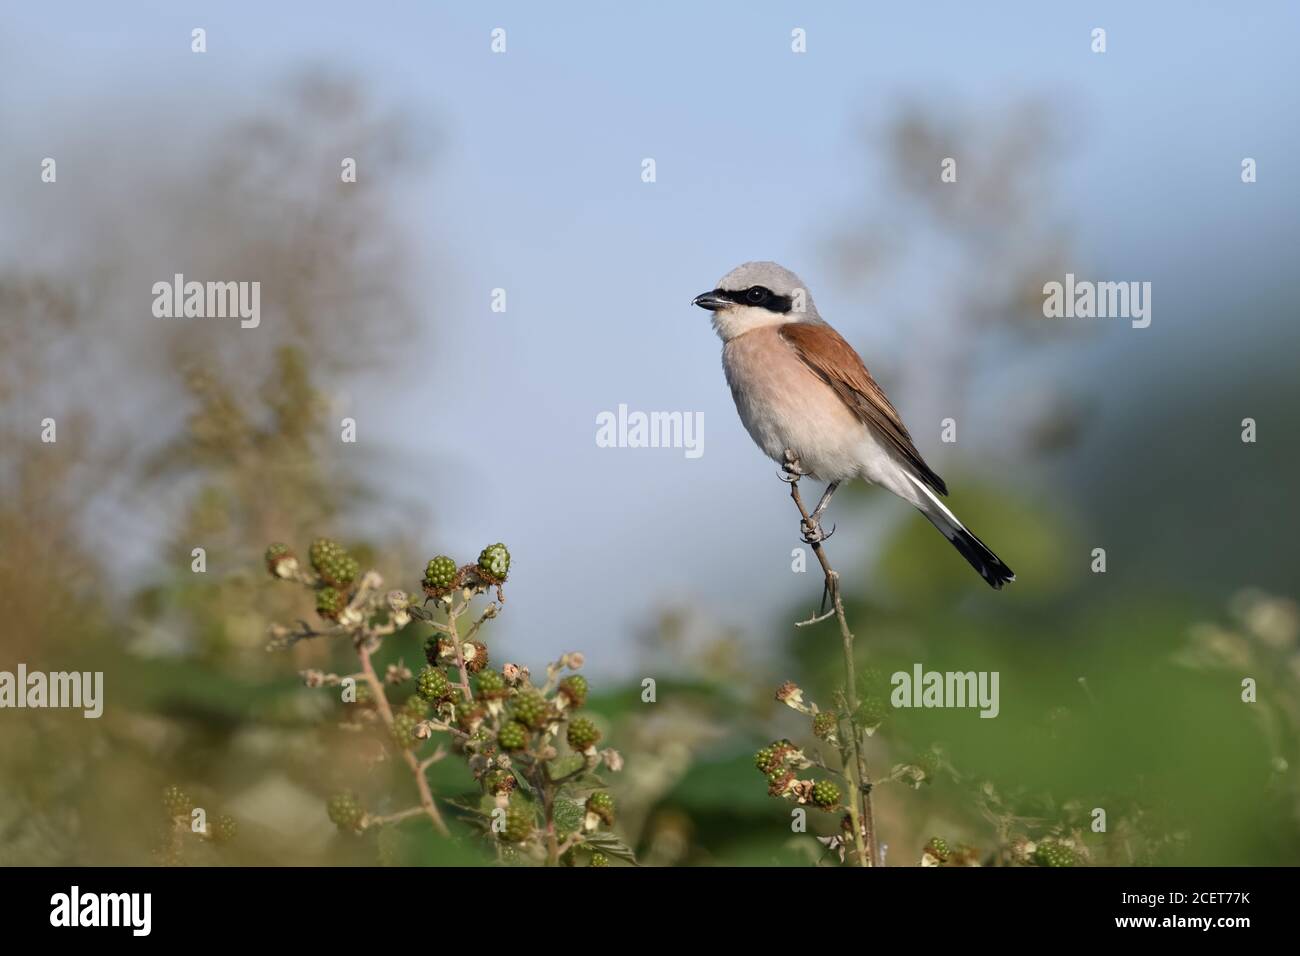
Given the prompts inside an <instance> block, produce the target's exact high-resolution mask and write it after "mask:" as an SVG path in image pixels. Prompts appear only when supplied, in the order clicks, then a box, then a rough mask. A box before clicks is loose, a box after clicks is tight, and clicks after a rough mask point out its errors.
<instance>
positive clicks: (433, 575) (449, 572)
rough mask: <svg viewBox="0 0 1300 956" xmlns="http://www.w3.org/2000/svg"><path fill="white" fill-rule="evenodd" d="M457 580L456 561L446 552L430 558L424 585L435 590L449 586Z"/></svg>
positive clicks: (425, 570) (425, 571)
mask: <svg viewBox="0 0 1300 956" xmlns="http://www.w3.org/2000/svg"><path fill="white" fill-rule="evenodd" d="M455 580H456V562H455V561H453V560H452V559H451V558H449V557H447V556H446V555H445V554H440V555H438V556H437V557H436V558H430V559H429V563H428V565H427V566H426V567H425V569H424V582H423V583H424V586H425V587H426V588H429V589H430V590H434V591H441V590H443V589H445V588H449V587H451V585H452V582H453V581H455Z"/></svg>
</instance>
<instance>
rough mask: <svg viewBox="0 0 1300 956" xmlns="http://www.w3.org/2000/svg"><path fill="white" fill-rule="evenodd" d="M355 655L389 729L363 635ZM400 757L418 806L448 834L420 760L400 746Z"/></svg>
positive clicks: (390, 717) (385, 705) (390, 719)
mask: <svg viewBox="0 0 1300 956" xmlns="http://www.w3.org/2000/svg"><path fill="white" fill-rule="evenodd" d="M357 657H359V658H360V659H361V673H362V674H363V675H364V676H365V679H366V683H367V684H369V685H370V695H371V697H373V698H374V700H375V706H376V707H378V708H379V716H380V717H382V718H383V721H384V724H385V726H387V727H388V728H389V729H390V730H391V729H392V726H393V708H392V707H390V706H389V704H388V696H387V694H386V693H385V692H384V685H383V682H382V681H380V679H379V675H378V674H376V673H375V665H374V663H373V662H371V660H370V647H369V644H368V640H367V639H366V638H364V637H363V638H362V639H361V641H360V643H358V644H357ZM402 759H404V760H405V761H406V765H407V766H408V767H410V768H411V773H412V774H413V775H414V776H415V787H416V789H417V790H418V791H419V793H420V806H421V807H422V808H423V810H424V812H425V813H426V814H427V815H428V817H429V820H430V821H431V822H432V823H433V828H434V829H435V830H437V831H438V832H439V833H441V834H442V835H443V836H449V835H450V831H449V830H448V829H447V824H446V823H444V822H443V819H442V814H441V813H439V812H438V807H437V804H435V803H434V802H433V791H432V790H431V789H430V788H429V781H428V779H427V778H426V777H425V775H424V769H423V768H421V766H420V762H419V761H418V760H417V759H416V757H415V754H413V753H411V751H410V750H408V749H407V748H405V747H403V748H402Z"/></svg>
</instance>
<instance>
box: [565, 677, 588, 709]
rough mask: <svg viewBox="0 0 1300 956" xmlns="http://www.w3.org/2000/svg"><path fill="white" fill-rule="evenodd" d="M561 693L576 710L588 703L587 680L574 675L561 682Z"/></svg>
mask: <svg viewBox="0 0 1300 956" xmlns="http://www.w3.org/2000/svg"><path fill="white" fill-rule="evenodd" d="M559 693H560V695H561V696H562V697H564V699H565V700H567V701H568V702H569V706H570V707H572V708H574V709H575V710H576V709H577V708H579V707H581V706H582V705H583V704H585V703H586V702H587V678H585V677H583V676H582V675H581V674H572V675H570V676H569V677H566V678H564V680H562V681H560V687H559Z"/></svg>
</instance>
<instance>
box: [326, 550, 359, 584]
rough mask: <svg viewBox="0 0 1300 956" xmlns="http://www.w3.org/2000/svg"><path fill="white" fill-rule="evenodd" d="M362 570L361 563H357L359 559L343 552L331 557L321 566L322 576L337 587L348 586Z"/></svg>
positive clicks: (327, 582)
mask: <svg viewBox="0 0 1300 956" xmlns="http://www.w3.org/2000/svg"><path fill="white" fill-rule="evenodd" d="M360 570H361V565H359V564H357V559H356V558H354V557H352V555H350V554H342V555H339V556H337V557H330V558H327V559H326V560H325V562H324V563H323V564H322V565H321V566H320V571H319V573H320V576H321V580H323V581H324V582H325V583H326V584H332V585H333V586H334V587H336V588H344V589H346V588H348V587H350V586H351V585H352V582H353V581H355V580H356V577H357V573H358V572H359V571H360Z"/></svg>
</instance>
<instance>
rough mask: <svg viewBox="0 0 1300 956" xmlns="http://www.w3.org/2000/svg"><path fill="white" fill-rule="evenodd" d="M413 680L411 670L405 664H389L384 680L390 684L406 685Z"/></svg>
mask: <svg viewBox="0 0 1300 956" xmlns="http://www.w3.org/2000/svg"><path fill="white" fill-rule="evenodd" d="M410 679H411V669H410V668H409V667H407V666H406V665H405V664H389V665H388V669H387V670H386V671H385V672H384V680H385V681H386V682H387V683H389V684H404V683H406V682H407V681H408V680H410Z"/></svg>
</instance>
